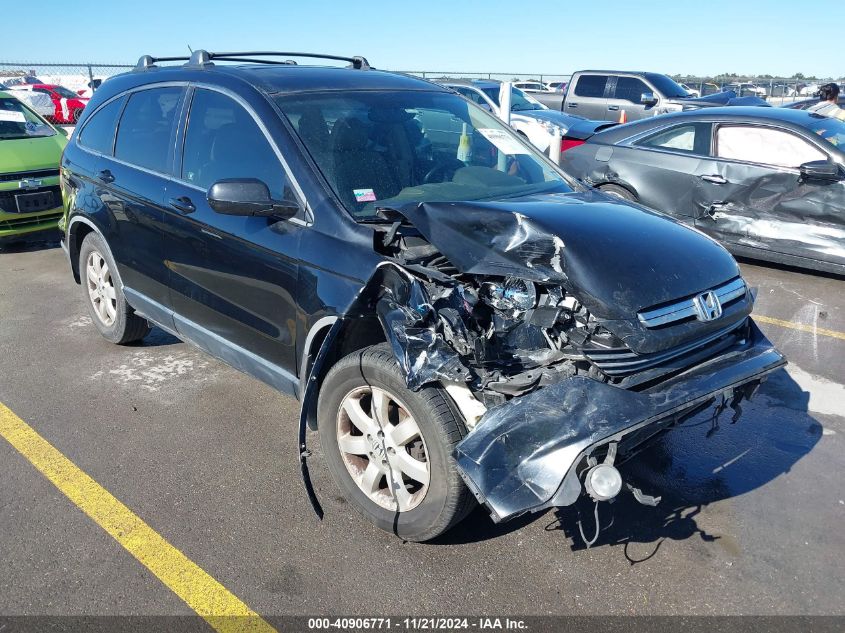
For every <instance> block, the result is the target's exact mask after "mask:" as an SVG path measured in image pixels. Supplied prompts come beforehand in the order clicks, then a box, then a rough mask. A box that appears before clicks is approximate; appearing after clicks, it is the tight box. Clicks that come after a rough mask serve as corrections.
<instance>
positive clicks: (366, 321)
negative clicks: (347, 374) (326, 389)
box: [299, 309, 387, 431]
mask: <svg viewBox="0 0 845 633" xmlns="http://www.w3.org/2000/svg"><path fill="white" fill-rule="evenodd" d="M386 341H387V337H386V336H385V333H384V329H383V327H382V325H381V323H380V321H379V318H378V315H377V314H376V311H375V309H371V310H367V311H365V312H363V313H357V314H356V315H355V317H354V318H346V317H338V316H326V317H322V318H320V319H319V320H317V321H316V322H315V323H314V325H313V326H312V327H311V330H309V332H308V336H307V337H306V339H305V344H304V346H303V350H302V360H301V363H300V383H299V384H300V388H299V389H300V394H299V395H300V402H301V403H302V416H303V418H304V421H305V422H306V423H307V426H308V428H309V429H311V430H312V431H315V430H316V429H317V397H316V396H317V395H318V394H319V393H320V388H321V387H322V384H323V380H324V379H325V377H326V374H328V372H329V370H330V369H331V368H332V367H333V366H334V365H335V363H337V361H339V360H340V359H341V358H343V357H344V356H347V355H349V354H352V353H353V352H357V351H358V350H361V349H364V348H365V347H369V346H371V345H377V344H379V343H384V342H386Z"/></svg>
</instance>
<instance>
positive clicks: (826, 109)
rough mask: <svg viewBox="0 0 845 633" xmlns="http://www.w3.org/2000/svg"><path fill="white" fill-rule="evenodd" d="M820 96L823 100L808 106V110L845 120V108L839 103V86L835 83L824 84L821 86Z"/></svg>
mask: <svg viewBox="0 0 845 633" xmlns="http://www.w3.org/2000/svg"><path fill="white" fill-rule="evenodd" d="M819 98H820V99H821V101H819V102H818V103H817V104H815V105H812V106H810V107H809V108H807V112H814V113H815V114H820V115H822V116H829V117H833V118H835V119H843V120H845V110H843V109H842V108H840V107H839V104H838V103H837V100H838V99H839V86H837V85H836V84H833V83H831V84H825V85H823V86H822V87H821V88H819Z"/></svg>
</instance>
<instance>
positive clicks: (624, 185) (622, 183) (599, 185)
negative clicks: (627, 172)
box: [593, 180, 640, 202]
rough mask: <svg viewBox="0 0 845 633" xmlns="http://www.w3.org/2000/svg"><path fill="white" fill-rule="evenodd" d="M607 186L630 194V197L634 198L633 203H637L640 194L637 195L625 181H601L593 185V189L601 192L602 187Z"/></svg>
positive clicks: (632, 187)
mask: <svg viewBox="0 0 845 633" xmlns="http://www.w3.org/2000/svg"><path fill="white" fill-rule="evenodd" d="M607 185H613V186H614V187H619V188H620V189H624V190H625V191H627V192H628V193H630V194H631V195H632V196H634V201H635V202H639V199H640V194H639V193H637V190H636V189H635V188H634V186H633V185H632V184H630V183H628V182H626V181H623V180H603V181H601V182H596V183H594V184H593V187H595V188H596V189H599V190H601V189H603V188H604V187H606V186H607Z"/></svg>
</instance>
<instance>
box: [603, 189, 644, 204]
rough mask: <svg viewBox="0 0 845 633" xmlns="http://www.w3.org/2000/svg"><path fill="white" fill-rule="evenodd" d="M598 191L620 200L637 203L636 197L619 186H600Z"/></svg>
mask: <svg viewBox="0 0 845 633" xmlns="http://www.w3.org/2000/svg"><path fill="white" fill-rule="evenodd" d="M599 189H600V190H601V191H603V192H605V193H607V194H610V195H611V196H616V197H617V198H622V199H623V200H630V201H631V202H636V201H637V196H635V195H634V194H633V193H631V191H629V190H628V189H625V187H620V186H619V185H600V186H599Z"/></svg>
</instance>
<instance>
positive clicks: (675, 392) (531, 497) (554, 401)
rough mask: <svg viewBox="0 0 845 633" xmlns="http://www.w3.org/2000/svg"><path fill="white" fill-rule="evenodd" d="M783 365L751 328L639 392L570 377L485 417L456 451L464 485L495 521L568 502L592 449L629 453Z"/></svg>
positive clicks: (572, 498)
mask: <svg viewBox="0 0 845 633" xmlns="http://www.w3.org/2000/svg"><path fill="white" fill-rule="evenodd" d="M785 364H786V360H785V358H784V357H783V355H782V354H781V353H780V352H778V351H777V350H776V349H775V348H774V347H773V346H772V344H771V343H770V342H769V341H768V339H766V337H765V336H764V335H763V333H762V332H760V330H759V329H758V328H757V326H756V325H755V324H754V323H753V322H751V323H750V328H749V338H748V340H744V341H741V342H740V343H737V344H736V345H735V346H734V347H733V348H731V349H729V350H727V351H725V352H723V353H722V354H720V355H719V356H717V357H715V358H713V359H711V360H709V361H706V362H704V363H702V364H700V365H697V366H695V367H694V368H692V369H689V370H687V371H686V372H684V373H682V374H680V375H678V376H675V377H673V378H671V379H669V380H666V381H664V382H662V383H660V384H659V385H658V386H657V387H653V388H651V389H649V390H645V391H639V392H636V391H627V390H625V389H620V388H618V387H614V386H612V385H608V384H605V383H602V382H598V381H596V380H593V379H590V378H586V377H582V376H575V377H573V378H569V379H567V380H565V381H563V382H561V383H558V384H556V385H552V386H549V387H545V388H543V389H540V390H538V391H535V392H533V393H530V394H528V395H525V396H520V397H517V398H513V399H512V400H510V401H509V402H507V403H505V404H503V405H500V406H498V407H495V408H493V409H490V410H488V411H487V413H485V415H484V417H483V418H482V419H481V420H480V421H479V423H478V425H477V426H476V427H475V428H474V429H473V430H472V432H470V433H469V434H468V435H467V436H466V437H465V438H464V439H463V440H462V441H461V442H460V443H459V444H458V445H457V446H456V447H455V459H456V461H457V465H458V468H459V470H460V472H461V475H462V476H463V478H464V481H465V482H466V483H467V485H468V486H469V488H470V490H472V492H473V494H475V496H476V498H477V499H478V500H479V501H480V502H481V503H484V504H485V505H486V506H487V508H488V509H489V510H490V513H491V515H492V517H493V520H494V521H503V520H507V519H510V518H513V517H514V516H517V515H520V514H523V513H525V512H533V511H538V510H542V509H545V508H549V507H554V506H567V505H571V504H572V503H574V502H575V501H576V500H577V499H578V496H579V495H580V493H581V482H580V480H579V478H578V474H577V473H576V467H577V466H578V465H579V463H581V461H582V458H583V457H586V456H588V455H590V454H591V453H592V452H593V451H595V450H596V449H599V448H600V447H602V446H604V445H606V444H609V443H610V442H614V441H616V442H619V446H620V448H621V452H620V454H621V455H622V456H623V457H624V456H625V453H626V452H627V453H630V452H632V451H633V450H634V449H635V448H637V447H638V446H639V445H641V444H642V443H643V442H645V441H647V440H648V439H649V438H650V437H653V436H654V435H655V434H656V433H659V432H660V431H661V430H662V429H664V428H667V427H669V426H671V425H673V424H677V423H678V422H680V421H682V420H683V419H685V418H686V417H688V416H689V415H692V414H694V413H696V412H698V411H700V410H701V409H702V407H705V406H707V405H708V404H709V403H711V402H713V401H714V400H715V399H716V398H718V397H720V396H726V397H730V396H734V395H735V394H742V393H743V391H742V390H746V393H747V392H748V391H750V390H751V389H752V388H753V387H754V386H756V385H758V384H759V383H760V382H761V380H762V379H763V378H764V376H766V375H767V374H769V373H770V372H772V371H774V370H776V369H778V368H779V367H782V366H784V365H785Z"/></svg>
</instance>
